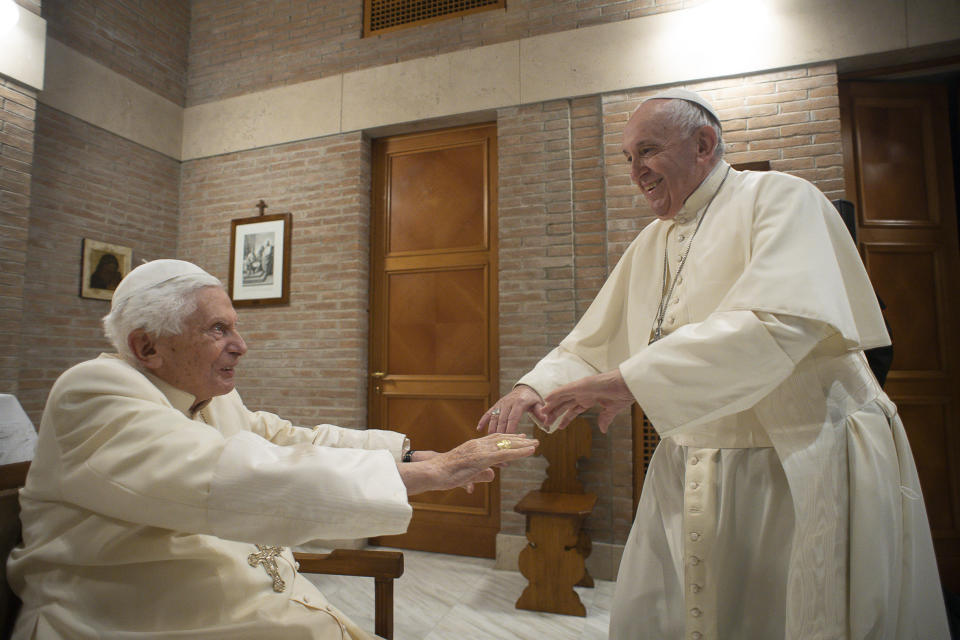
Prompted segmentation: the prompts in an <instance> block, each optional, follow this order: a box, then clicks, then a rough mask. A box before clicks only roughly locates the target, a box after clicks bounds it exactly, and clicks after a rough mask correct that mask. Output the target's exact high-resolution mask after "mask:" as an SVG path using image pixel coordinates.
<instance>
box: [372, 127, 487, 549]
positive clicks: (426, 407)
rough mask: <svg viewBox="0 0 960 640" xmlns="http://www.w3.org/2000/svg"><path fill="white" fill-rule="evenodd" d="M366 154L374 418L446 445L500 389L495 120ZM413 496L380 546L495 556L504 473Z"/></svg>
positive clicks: (384, 143) (418, 444)
mask: <svg viewBox="0 0 960 640" xmlns="http://www.w3.org/2000/svg"><path fill="white" fill-rule="evenodd" d="M372 160H373V198H372V206H371V209H372V217H371V230H370V236H371V251H370V270H371V278H370V281H371V287H370V291H371V296H370V298H371V299H370V372H371V380H370V395H369V405H368V406H369V424H370V426H371V427H379V428H389V429H395V430H397V431H401V432H403V433H406V434H407V435H408V436H409V437H410V440H411V443H412V446H413V448H414V449H432V450H435V451H446V450H448V449H451V448H453V447H455V446H456V445H458V444H460V443H462V442H465V441H466V440H468V439H470V438H474V437H477V436H478V435H479V434H478V433H477V431H476V430H475V427H476V424H477V421H478V420H479V419H480V416H481V415H482V414H483V412H484V411H486V409H487V407H488V406H490V404H491V402H493V401H494V400H495V399H496V395H495V394H497V391H498V384H497V373H498V370H499V365H498V358H497V354H498V337H497V329H498V324H497V260H496V256H497V242H496V239H497V235H496V229H497V215H496V212H497V184H496V180H497V138H496V126H495V125H492V124H488V125H482V126H470V127H460V128H456V129H448V130H443V131H435V132H430V133H425V134H415V135H406V136H397V137H391V138H384V139H381V140H376V141H374V144H373V159H372ZM410 502H411V504H412V505H413V509H414V516H413V520H412V522H411V524H410V528H409V529H408V531H407V533H406V534H404V535H400V536H384V537H381V538H378V539H376V540H375V542H376V543H378V544H382V545H386V546H395V547H401V548H405V549H420V550H425V551H436V552H442V553H454V554H460V555H471V556H480V557H489V558H492V557H494V556H495V554H496V535H497V533H498V532H499V531H500V485H499V477H498V478H497V480H495V481H494V482H492V483H490V484H482V485H478V486H477V487H476V489H475V490H474V492H473V494H467V493H466V492H465V491H464V490H463V489H456V490H453V491H436V492H430V493H426V494H422V495H419V496H415V497H413V498H412V499H411V501H410Z"/></svg>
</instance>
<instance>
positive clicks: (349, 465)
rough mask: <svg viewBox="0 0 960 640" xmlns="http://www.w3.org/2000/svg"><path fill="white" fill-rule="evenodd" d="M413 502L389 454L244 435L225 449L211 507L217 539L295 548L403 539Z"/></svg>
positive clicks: (210, 511)
mask: <svg viewBox="0 0 960 640" xmlns="http://www.w3.org/2000/svg"><path fill="white" fill-rule="evenodd" d="M358 478H362V479H363V482H358V481H357V479H358ZM406 497H407V492H406V488H405V486H404V484H403V482H402V481H401V480H400V474H399V473H398V471H397V467H396V463H395V462H394V460H393V457H392V456H391V455H390V453H389V452H388V451H366V450H363V449H341V448H332V447H316V446H313V445H308V444H299V445H290V446H284V447H280V446H277V445H274V444H271V443H269V442H264V440H263V438H261V437H259V436H257V435H255V434H253V433H238V434H237V435H235V436H232V437H231V438H230V439H229V440H228V441H227V444H226V446H225V447H224V449H223V453H222V455H221V456H220V459H219V462H218V464H217V467H216V472H215V473H214V476H213V480H212V482H211V484H210V498H209V500H208V503H207V504H208V512H209V521H210V528H211V530H212V531H213V533H214V535H217V536H220V537H222V538H230V539H234V540H244V541H247V542H262V543H268V544H282V545H285V546H294V545H299V544H302V543H304V542H308V541H310V540H315V539H317V538H320V537H328V538H366V537H369V536H376V535H390V534H398V533H403V532H405V531H406V530H407V525H408V523H409V520H410V516H411V515H412V509H411V508H410V506H409V504H407V499H406Z"/></svg>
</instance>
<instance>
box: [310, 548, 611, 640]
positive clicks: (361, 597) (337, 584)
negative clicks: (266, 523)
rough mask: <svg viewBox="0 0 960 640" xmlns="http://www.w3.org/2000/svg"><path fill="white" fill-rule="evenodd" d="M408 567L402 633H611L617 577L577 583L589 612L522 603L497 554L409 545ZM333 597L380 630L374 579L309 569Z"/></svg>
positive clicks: (553, 639) (399, 623)
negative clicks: (468, 554)
mask: <svg viewBox="0 0 960 640" xmlns="http://www.w3.org/2000/svg"><path fill="white" fill-rule="evenodd" d="M403 555H404V566H405V570H404V574H403V577H401V578H400V580H398V581H396V582H395V583H394V585H395V586H394V637H395V640H514V639H516V640H542V639H545V638H549V639H550V640H602V639H604V638H606V637H607V624H608V622H609V620H610V602H611V600H612V598H613V584H614V583H612V582H608V581H605V580H597V581H596V586H595V587H594V588H592V589H587V588H582V587H577V589H576V591H577V593H578V594H579V595H580V600H581V601H582V602H583V604H584V606H586V608H587V617H586V618H580V617H576V616H564V615H557V614H552V613H539V612H536V611H523V610H520V609H516V608H515V607H514V603H516V601H517V598H519V597H520V594H521V593H522V592H523V589H524V587H525V586H526V584H527V581H526V579H525V578H524V577H523V576H522V575H520V574H519V573H517V572H515V571H497V570H494V569H493V560H486V559H482V558H465V557H461V556H449V555H442V554H436V553H424V552H421V551H404V552H403ZM309 578H310V579H311V580H312V581H313V582H314V583H315V584H316V585H317V586H318V587H319V588H320V590H321V591H322V592H323V593H324V595H325V596H326V597H327V599H328V600H329V601H330V603H331V604H332V605H334V606H336V607H337V608H339V609H340V610H341V611H343V612H344V613H345V614H347V615H348V616H349V617H350V618H351V619H353V621H354V622H356V623H357V624H358V625H360V626H361V627H363V628H365V629H373V580H372V579H370V578H349V577H341V576H309Z"/></svg>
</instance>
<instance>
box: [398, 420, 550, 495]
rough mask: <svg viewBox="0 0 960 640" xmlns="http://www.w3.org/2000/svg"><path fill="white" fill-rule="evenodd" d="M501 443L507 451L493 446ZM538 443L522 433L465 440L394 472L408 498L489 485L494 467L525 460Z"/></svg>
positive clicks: (408, 463) (399, 466) (404, 464)
mask: <svg viewBox="0 0 960 640" xmlns="http://www.w3.org/2000/svg"><path fill="white" fill-rule="evenodd" d="M502 440H507V441H508V442H510V448H509V449H501V448H500V447H498V446H497V443H498V442H500V441H502ZM538 444H540V443H539V441H537V440H535V439H533V438H528V437H527V436H526V435H524V434H519V435H518V434H491V435H487V436H483V437H482V438H475V439H473V440H467V441H466V442H464V443H463V444H461V445H459V446H458V447H455V448H453V449H451V450H450V451H447V452H445V453H438V454H435V455H433V456H431V457H429V458H428V459H426V460H423V461H422V462H406V463H403V462H401V463H399V464H398V465H397V469H398V470H399V472H400V478H401V480H403V483H404V484H405V485H406V487H407V494H408V495H414V494H417V493H422V492H424V491H438V490H443V489H455V488H457V487H466V486H467V485H472V484H474V483H476V482H490V481H491V480H493V478H494V472H493V467H494V466H499V465H502V464H505V463H507V462H510V461H512V460H517V459H518V458H526V457H527V456H529V455H532V454H533V452H534V450H535V449H536V446H537V445H538Z"/></svg>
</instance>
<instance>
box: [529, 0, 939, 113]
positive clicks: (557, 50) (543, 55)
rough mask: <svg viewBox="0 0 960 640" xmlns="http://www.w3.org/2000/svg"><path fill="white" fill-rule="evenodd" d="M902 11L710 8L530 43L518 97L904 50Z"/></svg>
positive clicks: (853, 5)
mask: <svg viewBox="0 0 960 640" xmlns="http://www.w3.org/2000/svg"><path fill="white" fill-rule="evenodd" d="M912 1H914V2H917V1H920V0H912ZM930 1H932V0H930ZM903 9H904V8H903V5H902V3H901V2H882V3H878V2H875V1H874V0H849V1H847V2H842V3H838V2H833V1H831V0H765V1H760V0H753V1H751V0H739V1H732V2H727V3H720V2H711V3H704V4H701V5H698V6H696V7H693V8H690V9H684V10H680V11H671V12H667V13H661V14H656V15H651V16H645V17H642V18H636V19H633V20H626V21H622V22H616V23H612V24H604V25H597V26H594V27H587V28H583V29H576V30H574V31H566V32H561V33H553V34H547V35H543V36H536V37H532V38H527V39H525V40H522V41H521V42H520V83H521V87H520V89H521V96H522V100H523V102H524V103H529V102H538V101H543V100H550V99H555V98H558V97H566V96H578V95H586V94H590V93H601V92H609V91H618V90H624V89H630V88H634V87H655V86H660V85H674V84H678V83H690V82H694V81H699V80H704V79H709V78H716V77H723V76H730V75H738V74H746V73H754V72H758V71H765V70H769V69H778V68H786V67H791V66H798V65H802V64H808V63H816V62H822V61H824V60H832V59H838V58H845V57H849V56H855V55H865V54H869V53H875V52H880V51H885V50H890V49H899V48H903V47H905V46H906V45H907V38H906V26H905V24H904V10H903ZM717 34H723V37H722V38H721V39H720V40H718V39H717Z"/></svg>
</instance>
